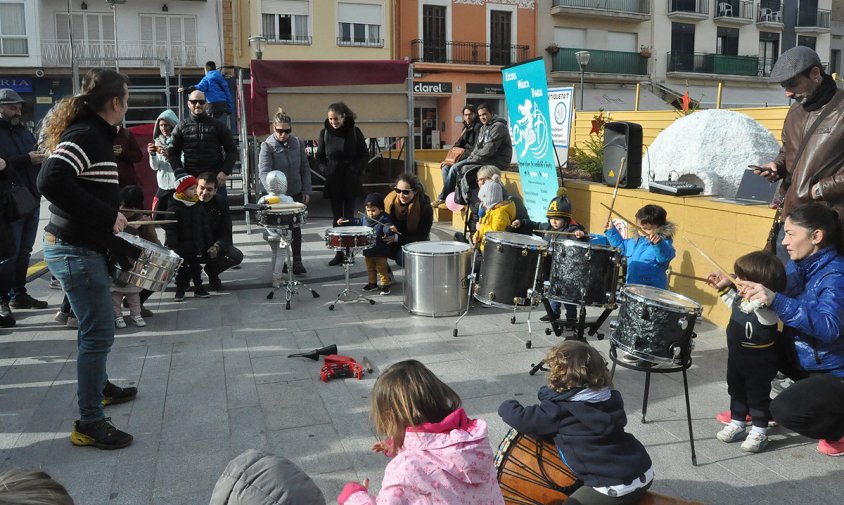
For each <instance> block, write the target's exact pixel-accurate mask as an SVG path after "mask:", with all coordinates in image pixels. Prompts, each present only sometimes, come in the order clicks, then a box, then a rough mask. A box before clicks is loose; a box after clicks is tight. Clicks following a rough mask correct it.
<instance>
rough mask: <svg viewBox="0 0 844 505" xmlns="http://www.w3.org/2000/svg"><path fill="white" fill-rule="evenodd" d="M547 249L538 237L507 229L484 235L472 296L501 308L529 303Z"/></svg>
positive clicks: (486, 303)
mask: <svg viewBox="0 0 844 505" xmlns="http://www.w3.org/2000/svg"><path fill="white" fill-rule="evenodd" d="M547 250H548V245H547V244H546V243H545V241H544V240H542V239H541V238H539V237H531V236H528V235H520V234H517V233H509V232H489V233H487V234H485V235H484V261H483V263H482V264H481V269H480V273H479V276H478V282H477V284H475V287H474V297H475V299H476V300H478V301H479V302H481V303H483V304H485V305H492V306H495V307H502V308H512V307H513V306H516V305H521V306H527V305H530V299H529V297H528V290H529V289H535V288H536V271H537V265H538V264H539V263H540V262H541V261H542V260H543V258H544V256H545V252H546V251H547Z"/></svg>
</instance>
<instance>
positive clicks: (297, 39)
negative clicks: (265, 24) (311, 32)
mask: <svg viewBox="0 0 844 505" xmlns="http://www.w3.org/2000/svg"><path fill="white" fill-rule="evenodd" d="M262 36H263V37H264V38H265V39H267V44H279V45H291V46H309V45H311V43H312V42H313V38H312V37H310V36H308V35H294V36H293V37H292V38H289V39H281V38H278V35H273V34H270V35H262Z"/></svg>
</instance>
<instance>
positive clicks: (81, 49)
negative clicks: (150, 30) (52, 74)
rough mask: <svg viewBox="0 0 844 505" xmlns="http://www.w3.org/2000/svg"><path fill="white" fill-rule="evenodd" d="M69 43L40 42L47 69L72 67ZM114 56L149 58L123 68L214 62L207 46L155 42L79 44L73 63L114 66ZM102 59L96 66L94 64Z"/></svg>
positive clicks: (74, 44) (74, 49)
mask: <svg viewBox="0 0 844 505" xmlns="http://www.w3.org/2000/svg"><path fill="white" fill-rule="evenodd" d="M70 53H71V51H70V41H67V40H50V39H44V40H41V64H42V65H44V66H48V67H49V66H70V64H71V59H70ZM115 56H118V57H121V58H150V59H149V60H139V61H133V62H131V63H128V64H125V63H124V64H122V65H121V66H128V67H158V64H159V62H158V60H159V58H170V60H171V61H172V63H173V66H174V67H195V66H198V65H199V64H200V63H202V62H204V61H207V60H209V59H212V58H213V55H211V54H208V51H207V49H206V47H205V46H203V45H197V44H166V43H155V42H126V41H118V43H117V48H116V49H115V45H114V41H110V40H106V41H91V40H89V41H79V42H74V43H73V57H74V59H84V60H87V61H86V62H85V63H84V64H86V65H87V64H100V65H113V64H114V58H115ZM97 59H99V60H100V61H99V62H97V61H95V60H97Z"/></svg>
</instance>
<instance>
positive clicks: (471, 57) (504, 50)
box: [410, 39, 530, 65]
mask: <svg viewBox="0 0 844 505" xmlns="http://www.w3.org/2000/svg"><path fill="white" fill-rule="evenodd" d="M410 50H411V54H412V56H411V61H424V62H426V63H460V64H468V65H511V64H513V63H520V62H523V61H525V60H527V59H528V58H529V57H530V54H529V51H530V46H528V45H497V44H484V43H482V42H453V41H452V42H434V43H431V42H428V43H424V42H423V41H422V39H414V40H412V41H410Z"/></svg>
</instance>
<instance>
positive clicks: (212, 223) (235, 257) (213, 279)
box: [196, 172, 243, 291]
mask: <svg viewBox="0 0 844 505" xmlns="http://www.w3.org/2000/svg"><path fill="white" fill-rule="evenodd" d="M197 180H198V184H197V186H196V192H197V195H198V196H199V201H200V202H201V205H202V206H203V207H204V208H205V211H206V212H207V214H208V227H209V228H210V229H211V239H212V243H211V246H210V247H209V248H208V250H207V251H206V253H205V254H204V255H203V257H202V261H203V262H204V263H205V273H206V274H207V275H208V285H209V286H210V288H211V291H220V290H221V289H222V288H223V283H222V282H221V281H220V274H221V273H223V272H225V271H226V270H228V269H229V268H231V267H233V266H236V265H240V263H241V262H242V261H243V252H242V251H241V250H240V249H238V248H237V247H235V246H234V243H233V240H232V215H231V210H230V209H229V202H228V201H226V199H225V198H223V197H222V196H220V195H218V194H217V179H216V178H215V177H214V174H213V173H211V172H204V173H201V174H199V177H198V178H197Z"/></svg>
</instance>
